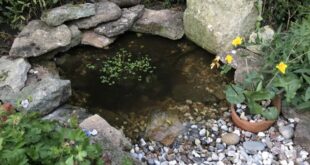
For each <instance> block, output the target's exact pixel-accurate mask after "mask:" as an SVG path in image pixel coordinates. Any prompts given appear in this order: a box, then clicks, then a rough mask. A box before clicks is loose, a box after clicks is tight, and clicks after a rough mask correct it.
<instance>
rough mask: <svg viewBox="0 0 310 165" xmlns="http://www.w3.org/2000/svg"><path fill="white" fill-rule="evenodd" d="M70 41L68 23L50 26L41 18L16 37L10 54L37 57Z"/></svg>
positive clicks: (30, 23) (66, 44)
mask: <svg viewBox="0 0 310 165" xmlns="http://www.w3.org/2000/svg"><path fill="white" fill-rule="evenodd" d="M70 43H71V31H70V29H69V28H68V27H67V26H66V25H61V26H57V27H50V26H48V25H46V24H45V23H44V22H42V21H40V20H34V21H31V22H29V23H28V25H27V26H26V27H25V28H24V29H23V30H22V31H21V33H20V34H19V35H18V36H17V38H15V40H14V42H13V45H12V47H11V50H10V56H13V57H24V58H25V57H36V56H40V55H42V54H45V53H47V52H50V51H53V50H56V49H59V48H63V47H66V46H68V45H70Z"/></svg>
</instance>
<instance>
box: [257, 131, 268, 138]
mask: <svg viewBox="0 0 310 165" xmlns="http://www.w3.org/2000/svg"><path fill="white" fill-rule="evenodd" d="M257 136H259V137H265V136H266V134H265V133H264V132H259V133H258V134H257Z"/></svg>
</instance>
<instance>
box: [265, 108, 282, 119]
mask: <svg viewBox="0 0 310 165" xmlns="http://www.w3.org/2000/svg"><path fill="white" fill-rule="evenodd" d="M262 115H263V116H264V118H266V119H267V120H276V119H277V118H278V116H279V111H278V110H277V108H275V107H268V108H267V109H266V110H264V111H263V112H262Z"/></svg>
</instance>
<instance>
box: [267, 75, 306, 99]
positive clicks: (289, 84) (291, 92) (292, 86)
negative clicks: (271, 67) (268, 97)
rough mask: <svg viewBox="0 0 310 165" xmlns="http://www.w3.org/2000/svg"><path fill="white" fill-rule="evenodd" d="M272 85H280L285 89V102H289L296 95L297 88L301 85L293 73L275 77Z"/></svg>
mask: <svg viewBox="0 0 310 165" xmlns="http://www.w3.org/2000/svg"><path fill="white" fill-rule="evenodd" d="M273 85H274V86H275V87H282V88H284V90H285V98H286V101H287V102H291V100H292V99H293V98H294V97H295V96H296V92H297V90H298V89H299V88H300V87H301V81H300V80H299V79H298V77H297V76H296V75H294V74H291V75H287V76H283V77H282V76H279V77H277V78H276V79H275V80H274V82H273Z"/></svg>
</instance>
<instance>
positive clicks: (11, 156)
mask: <svg viewBox="0 0 310 165" xmlns="http://www.w3.org/2000/svg"><path fill="white" fill-rule="evenodd" d="M70 121H71V122H70V124H69V125H68V126H64V125H61V124H59V123H57V122H52V121H48V120H42V119H41V118H40V116H39V114H37V113H26V112H15V110H14V108H13V107H12V106H11V105H10V104H8V103H5V104H3V105H1V106H0V129H1V131H0V162H1V164H6V165H28V164H42V165H43V164H44V165H51V164H53V165H54V164H56V165H76V164H79V165H90V164H103V160H102V159H101V156H102V149H101V147H100V146H99V145H97V144H91V143H90V141H89V138H88V137H87V136H86V134H85V132H84V131H83V130H81V129H80V128H78V126H77V120H75V119H74V117H72V120H70Z"/></svg>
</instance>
